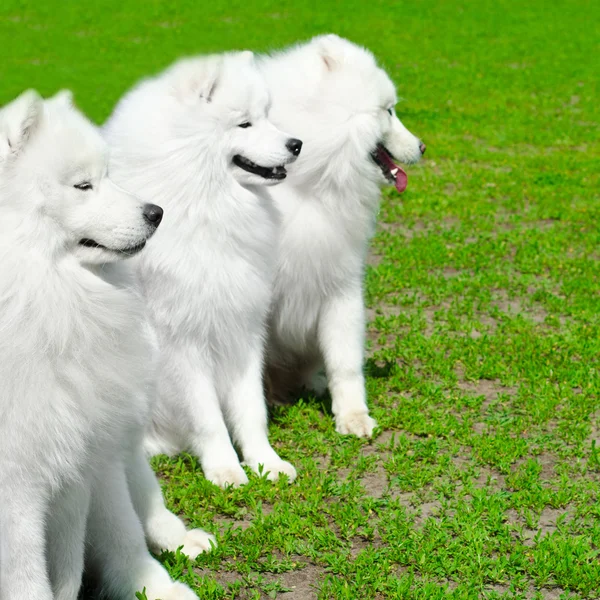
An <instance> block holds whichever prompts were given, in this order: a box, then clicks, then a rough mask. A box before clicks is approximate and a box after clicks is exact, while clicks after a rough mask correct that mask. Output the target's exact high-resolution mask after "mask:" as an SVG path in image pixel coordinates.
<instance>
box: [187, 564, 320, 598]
mask: <svg viewBox="0 0 600 600" xmlns="http://www.w3.org/2000/svg"><path fill="white" fill-rule="evenodd" d="M195 571H196V573H197V574H198V575H200V576H202V577H209V578H213V579H215V580H216V581H217V583H218V584H219V585H221V586H223V587H224V588H225V589H227V587H228V586H229V585H230V584H235V583H237V582H242V583H244V584H245V585H246V586H247V589H245V590H241V591H240V595H238V596H236V598H240V600H245V599H246V598H251V597H254V596H253V595H252V594H251V593H250V590H255V589H260V586H259V585H256V584H255V583H254V581H255V580H256V579H257V578H258V577H260V578H262V579H263V581H266V582H269V583H272V582H278V583H279V584H280V586H281V587H282V588H284V589H286V590H289V591H285V592H283V591H282V592H277V593H276V595H274V596H273V595H271V594H269V595H267V594H266V593H264V592H262V590H261V598H265V599H267V598H269V599H270V598H285V599H286V600H311V599H312V598H316V597H317V588H318V586H319V584H320V582H321V580H322V579H323V577H324V575H325V569H323V568H322V567H319V566H317V565H314V564H306V565H305V566H304V567H303V568H301V569H298V570H294V571H288V572H287V573H283V574H278V575H273V574H270V573H260V574H258V573H251V574H250V575H249V576H247V577H244V576H242V575H240V574H239V573H236V572H234V571H220V570H219V571H211V570H209V569H195Z"/></svg>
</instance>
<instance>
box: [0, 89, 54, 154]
mask: <svg viewBox="0 0 600 600" xmlns="http://www.w3.org/2000/svg"><path fill="white" fill-rule="evenodd" d="M42 110H43V100H42V97H41V96H40V95H39V94H38V93H37V92H36V91H34V90H28V91H26V92H23V93H22V94H21V95H20V96H19V97H18V98H17V99H16V100H13V101H12V102H11V103H10V104H8V105H6V106H5V107H4V108H2V109H0V160H5V159H6V158H7V157H8V156H10V155H11V154H13V155H15V154H18V153H19V152H21V150H22V149H23V148H24V147H25V145H26V144H27V141H28V140H29V138H30V137H31V134H32V132H33V131H34V130H35V128H36V126H37V124H38V123H39V120H40V116H41V114H42Z"/></svg>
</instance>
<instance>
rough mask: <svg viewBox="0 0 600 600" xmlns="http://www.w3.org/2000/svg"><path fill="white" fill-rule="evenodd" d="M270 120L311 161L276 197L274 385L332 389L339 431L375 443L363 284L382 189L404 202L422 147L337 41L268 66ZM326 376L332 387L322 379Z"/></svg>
mask: <svg viewBox="0 0 600 600" xmlns="http://www.w3.org/2000/svg"><path fill="white" fill-rule="evenodd" d="M260 66H261V71H262V73H263V75H264V76H265V78H266V79H267V83H268V86H269V91H270V93H271V101H272V102H271V109H270V111H269V118H270V119H271V120H272V122H273V123H274V124H275V125H276V126H277V127H280V128H282V129H290V130H293V131H294V133H295V134H297V135H298V137H300V138H302V140H303V142H304V151H303V153H302V156H300V157H299V160H298V162H297V163H296V164H295V165H294V167H293V169H291V170H290V173H289V175H288V177H287V179H286V181H285V182H284V183H283V184H282V185H281V186H279V187H278V188H276V189H274V190H273V197H274V200H275V202H276V205H277V208H278V209H279V211H280V212H281V215H282V220H281V225H280V236H279V245H278V248H277V252H276V257H277V270H276V276H275V283H274V294H273V307H272V311H271V315H270V323H269V324H270V328H269V331H270V339H269V345H268V351H267V361H268V371H267V385H268V387H269V391H270V395H271V396H272V397H275V398H280V399H282V396H285V395H286V394H287V393H288V392H289V391H290V389H289V388H290V387H300V386H308V387H312V388H313V389H316V390H317V391H324V386H325V385H328V386H329V390H330V392H331V397H332V411H333V414H334V416H335V422H336V429H337V431H338V432H339V433H342V434H355V435H358V436H370V435H371V434H372V431H373V427H374V426H375V421H374V420H373V419H372V418H371V417H370V416H369V413H368V408H367V403H366V398H365V382H364V377H363V372H362V365H363V347H364V338H365V335H364V330H365V311H364V305H363V294H362V281H363V274H364V268H365V257H366V254H367V247H368V242H369V239H370V237H371V235H372V233H373V229H374V224H375V218H376V215H377V210H378V206H379V197H380V188H381V187H382V186H383V185H385V184H387V183H393V184H394V185H395V186H396V189H397V190H398V192H403V191H404V189H405V188H406V185H407V176H406V173H405V172H404V171H403V169H402V168H401V167H400V166H399V165H398V164H396V162H395V160H397V161H400V162H402V163H406V164H411V163H414V162H416V161H418V160H419V159H420V158H421V155H422V154H423V153H424V152H425V145H424V144H423V143H422V142H421V141H420V140H419V139H418V138H417V137H415V136H414V135H413V134H412V133H410V132H409V131H408V130H407V129H406V127H404V125H403V124H402V123H401V122H400V120H399V119H398V116H397V115H396V112H395V105H396V89H395V86H394V84H393V83H392V82H391V81H390V78H389V77H388V76H387V75H386V73H385V72H384V71H383V70H382V69H381V68H380V67H378V65H377V63H376V61H375V59H374V57H373V55H372V54H371V53H370V52H369V51H368V50H365V49H364V48H360V47H359V46H356V45H355V44H353V43H351V42H349V41H347V40H344V39H342V38H340V37H338V36H336V35H325V36H319V37H316V38H314V39H313V40H311V41H310V42H308V43H306V44H303V45H300V46H296V47H294V48H291V49H289V50H286V51H283V52H281V53H279V54H275V55H273V56H271V57H265V58H263V59H262V61H261V62H260ZM322 367H324V368H325V372H326V380H325V381H324V380H323V376H322V375H319V373H320V372H321V369H322Z"/></svg>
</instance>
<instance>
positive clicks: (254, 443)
mask: <svg viewBox="0 0 600 600" xmlns="http://www.w3.org/2000/svg"><path fill="white" fill-rule="evenodd" d="M257 346H258V347H255V348H254V349H252V351H251V352H250V357H249V360H248V364H247V365H246V369H245V370H244V371H243V373H242V374H241V375H240V376H239V377H238V378H237V379H236V380H234V381H233V384H232V386H231V391H230V393H229V394H228V397H227V415H228V421H229V425H230V429H231V431H232V435H233V438H234V440H235V441H236V442H237V443H238V444H239V447H240V449H241V451H242V456H243V457H244V463H245V464H247V465H248V466H249V467H250V468H251V469H252V470H253V471H254V472H255V473H258V472H259V471H260V469H262V471H263V473H268V475H267V478H268V479H270V480H274V479H277V478H278V477H279V475H280V474H282V473H285V474H286V475H287V476H288V478H289V480H290V481H293V480H294V479H295V478H296V469H294V467H293V466H292V465H291V464H290V463H289V462H286V461H285V460H282V459H281V458H279V456H278V454H277V452H275V450H273V448H272V446H271V444H270V443H269V437H268V429H267V405H266V401H265V396H264V388H263V377H262V348H261V347H260V345H257Z"/></svg>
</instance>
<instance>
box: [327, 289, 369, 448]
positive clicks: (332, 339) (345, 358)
mask: <svg viewBox="0 0 600 600" xmlns="http://www.w3.org/2000/svg"><path fill="white" fill-rule="evenodd" d="M364 315H365V310H364V305H363V299H362V290H361V288H360V286H356V287H353V288H350V289H346V290H345V293H340V294H338V295H336V296H334V297H331V298H327V299H326V301H325V303H324V305H323V308H322V311H321V316H320V319H319V326H318V337H319V346H320V349H321V353H322V354H323V359H324V361H325V370H326V372H327V379H328V383H329V391H330V392H331V398H332V410H333V414H334V416H335V424H336V430H337V431H338V433H342V434H354V435H357V436H359V437H370V436H371V434H372V433H373V428H374V427H375V425H376V423H375V421H374V420H373V419H372V418H371V417H370V416H369V409H368V407H367V400H366V392H365V379H364V375H363V370H362V369H363V352H364V350H363V348H364V339H365V316H364Z"/></svg>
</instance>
